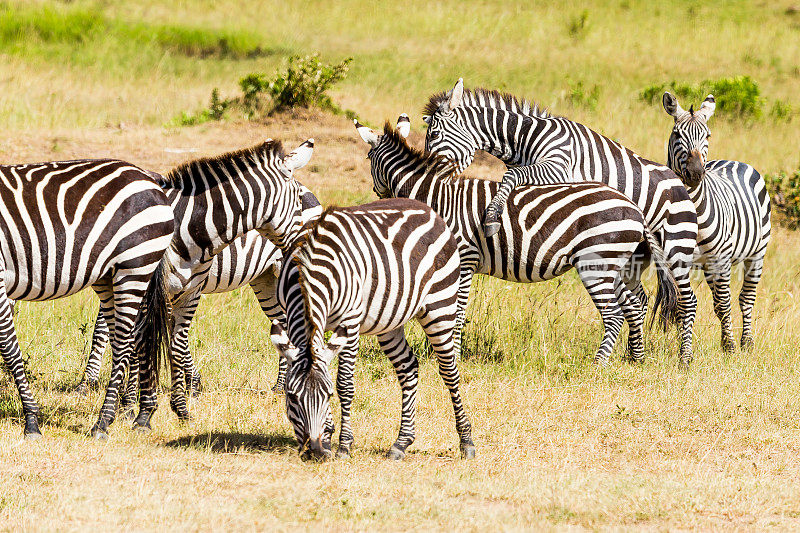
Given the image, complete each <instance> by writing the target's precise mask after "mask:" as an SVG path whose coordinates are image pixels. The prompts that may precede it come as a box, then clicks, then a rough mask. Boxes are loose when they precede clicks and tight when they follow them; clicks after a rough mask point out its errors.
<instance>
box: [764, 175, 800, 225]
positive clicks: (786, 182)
mask: <svg viewBox="0 0 800 533" xmlns="http://www.w3.org/2000/svg"><path fill="white" fill-rule="evenodd" d="M765 180H766V182H767V188H768V189H769V191H770V197H771V200H772V207H773V211H775V210H777V211H778V212H779V213H780V214H781V215H782V222H783V223H784V224H786V225H787V226H789V227H790V228H792V229H797V228H798V227H800V168H798V169H797V170H795V171H794V172H790V173H787V172H783V171H782V172H778V173H777V174H773V175H770V176H766V177H765Z"/></svg>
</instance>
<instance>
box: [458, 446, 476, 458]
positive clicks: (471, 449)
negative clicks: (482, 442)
mask: <svg viewBox="0 0 800 533" xmlns="http://www.w3.org/2000/svg"><path fill="white" fill-rule="evenodd" d="M461 458H462V459H475V445H474V444H463V443H462V444H461Z"/></svg>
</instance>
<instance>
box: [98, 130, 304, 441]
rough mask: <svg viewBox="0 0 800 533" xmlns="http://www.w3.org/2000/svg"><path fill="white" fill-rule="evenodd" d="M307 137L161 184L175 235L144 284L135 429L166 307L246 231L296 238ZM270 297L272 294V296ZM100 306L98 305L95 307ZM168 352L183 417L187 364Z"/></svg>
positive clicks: (152, 403)
mask: <svg viewBox="0 0 800 533" xmlns="http://www.w3.org/2000/svg"><path fill="white" fill-rule="evenodd" d="M313 148H314V141H313V139H308V140H307V141H305V142H304V143H302V144H301V145H300V146H299V147H298V148H297V149H296V150H295V151H293V152H292V153H290V154H288V155H286V154H285V153H284V151H283V147H282V145H281V143H280V142H276V141H273V140H271V139H269V140H267V141H266V142H264V143H263V144H259V145H257V146H254V147H252V148H247V149H243V150H239V151H236V152H231V153H227V154H223V155H220V156H218V157H212V158H204V159H198V160H195V161H190V162H188V163H185V164H183V165H180V166H178V167H177V168H175V169H173V170H172V171H171V172H170V173H169V174H168V175H167V177H166V178H163V179H161V180H159V185H160V186H161V187H162V188H163V189H164V190H165V192H166V194H167V197H169V199H170V201H171V204H172V209H173V211H174V213H175V221H176V223H175V233H174V235H173V238H172V242H171V243H170V246H169V248H168V249H167V252H166V254H165V256H164V258H163V260H162V261H161V263H160V264H159V266H158V268H157V269H156V272H155V274H154V276H153V282H152V283H151V284H150V286H149V287H148V292H149V293H152V294H151V300H152V302H153V304H152V305H148V306H147V308H146V313H145V314H146V318H145V319H144V320H143V322H144V326H143V328H142V338H143V339H144V340H145V342H146V346H144V348H143V350H144V354H143V361H145V362H146V364H143V365H141V366H142V369H141V370H140V378H141V380H142V382H141V385H140V386H141V395H140V411H139V416H138V417H137V419H136V421H135V426H136V427H138V428H141V429H143V430H147V429H149V427H150V417H151V416H152V414H153V412H154V411H155V409H156V394H155V388H156V387H155V386H156V384H157V378H158V369H159V365H158V362H159V359H160V358H161V357H162V356H165V355H166V354H164V353H163V351H164V349H165V348H166V346H167V345H169V339H170V338H171V336H170V332H169V322H170V318H171V317H170V316H169V312H168V309H169V306H170V303H173V302H175V303H176V307H178V308H186V307H185V304H184V300H185V299H191V298H196V294H197V293H198V291H201V290H202V286H203V284H204V283H205V282H206V279H207V277H208V273H209V270H210V269H211V266H212V263H213V258H214V256H216V255H217V254H219V253H220V252H222V251H223V250H224V249H225V248H226V247H228V245H230V244H231V243H233V242H234V241H236V239H238V238H239V237H240V236H242V235H245V234H246V233H248V232H249V231H252V230H257V231H258V232H259V233H261V234H262V235H264V236H265V237H267V238H268V239H269V240H270V241H271V242H272V243H273V244H274V245H275V246H277V247H278V248H280V249H285V248H286V247H288V246H289V245H291V244H292V242H293V241H294V240H295V239H296V238H297V237H298V236H299V235H300V228H301V226H302V198H301V196H302V190H301V188H300V187H301V186H300V184H299V183H298V182H297V181H296V180H295V179H294V177H293V173H294V171H295V170H296V169H298V168H300V167H302V166H304V165H305V164H306V163H308V161H309V159H310V158H311V154H312V152H313ZM273 298H274V297H273ZM102 305H103V302H102V301H101V307H102ZM167 351H169V356H170V362H171V364H170V367H171V369H172V391H171V397H170V406H171V407H172V410H173V411H174V412H175V413H176V414H177V415H178V417H179V418H181V419H188V418H189V411H188V409H187V406H186V378H187V377H188V378H189V379H191V376H187V375H186V374H185V366H186V361H177V360H176V357H177V356H178V353H177V352H176V351H174V350H172V351H170V350H167Z"/></svg>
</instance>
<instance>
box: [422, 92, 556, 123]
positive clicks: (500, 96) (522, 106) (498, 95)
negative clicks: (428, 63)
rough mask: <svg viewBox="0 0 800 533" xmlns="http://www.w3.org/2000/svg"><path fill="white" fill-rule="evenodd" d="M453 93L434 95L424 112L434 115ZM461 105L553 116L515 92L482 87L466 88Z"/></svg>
mask: <svg viewBox="0 0 800 533" xmlns="http://www.w3.org/2000/svg"><path fill="white" fill-rule="evenodd" d="M451 93H452V91H443V92H440V93H436V94H434V95H432V96H431V97H430V99H429V100H428V103H427V104H425V109H424V110H423V114H425V115H433V114H435V113H436V112H437V111H440V110H441V109H442V108H443V107H444V104H445V103H446V102H447V101H448V100H449V99H450V94H451ZM461 105H463V106H476V107H490V108H493V109H502V110H504V111H510V112H512V113H520V114H522V115H528V116H532V117H537V118H551V117H552V116H553V115H551V114H550V113H549V112H548V111H547V110H546V109H544V108H542V107H540V106H539V104H537V103H536V102H531V101H529V100H526V99H524V98H518V97H516V96H514V95H513V94H508V93H504V92H500V91H495V90H492V89H484V88H482V87H478V88H475V89H471V90H470V89H464V99H463V103H462V104H461Z"/></svg>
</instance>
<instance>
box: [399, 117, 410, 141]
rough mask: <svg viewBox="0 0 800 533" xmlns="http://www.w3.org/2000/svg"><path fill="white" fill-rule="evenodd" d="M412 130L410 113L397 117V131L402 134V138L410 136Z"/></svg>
mask: <svg viewBox="0 0 800 533" xmlns="http://www.w3.org/2000/svg"><path fill="white" fill-rule="evenodd" d="M410 132H411V120H409V118H408V115H406V114H405V113H403V114H402V115H400V116H399V117H398V118H397V133H399V134H400V136H401V137H402V138H404V139H405V138H406V137H408V134H409V133H410Z"/></svg>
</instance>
